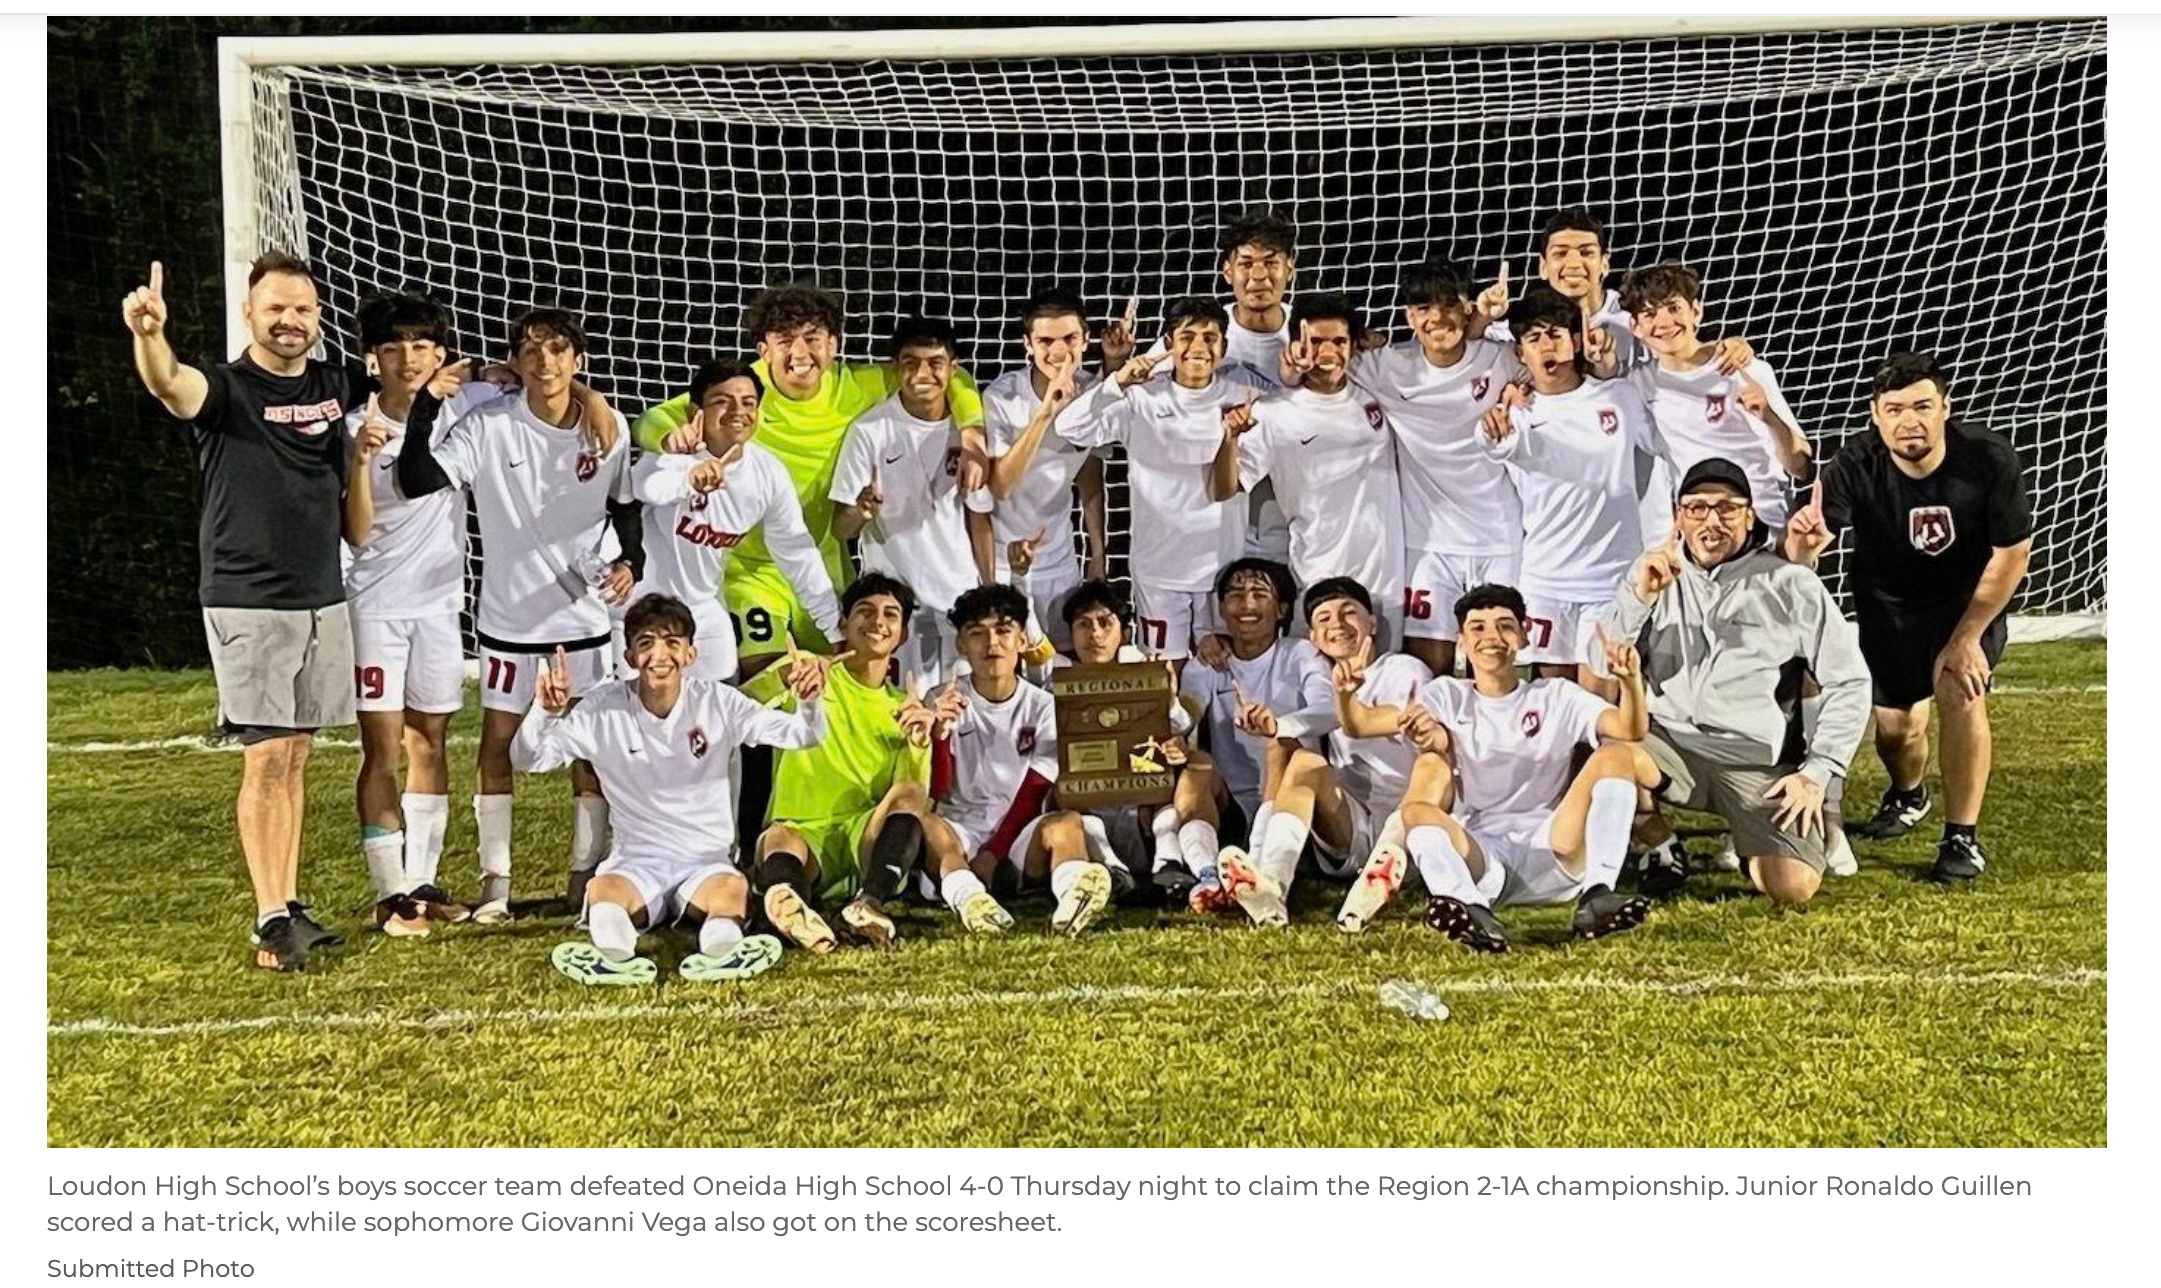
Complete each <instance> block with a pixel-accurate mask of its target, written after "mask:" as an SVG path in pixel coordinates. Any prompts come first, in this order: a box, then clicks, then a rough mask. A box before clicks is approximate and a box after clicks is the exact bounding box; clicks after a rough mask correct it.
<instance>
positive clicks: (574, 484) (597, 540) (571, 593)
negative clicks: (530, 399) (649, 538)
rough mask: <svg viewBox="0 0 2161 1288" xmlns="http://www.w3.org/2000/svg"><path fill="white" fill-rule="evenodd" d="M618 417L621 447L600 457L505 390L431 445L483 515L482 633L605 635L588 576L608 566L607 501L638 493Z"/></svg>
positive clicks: (538, 638) (603, 606) (554, 638)
mask: <svg viewBox="0 0 2161 1288" xmlns="http://www.w3.org/2000/svg"><path fill="white" fill-rule="evenodd" d="M615 419H616V432H615V446H614V447H613V448H611V449H610V450H609V451H608V453H607V454H606V455H605V456H597V455H595V454H594V453H593V452H592V451H590V450H589V449H588V448H587V447H586V444H585V436H584V434H583V433H581V432H580V431H579V430H577V429H575V428H573V429H557V428H556V427H555V426H553V425H550V424H548V423H547V422H546V421H543V420H541V419H540V418H539V417H538V416H535V415H534V414H533V412H532V409H531V408H530V407H529V406H528V404H527V402H526V399H525V398H524V397H522V396H519V397H510V398H500V399H497V400H496V401H494V402H492V403H489V404H487V405H486V406H483V407H480V408H477V409H476V410H474V411H472V412H469V413H467V414H466V415H465V416H463V417H460V418H459V420H458V422H457V423H456V424H454V425H452V426H451V427H450V429H449V430H448V431H447V432H446V433H444V434H443V436H442V440H441V441H440V442H437V443H435V444H433V447H434V453H435V459H436V461H437V463H439V464H440V465H441V466H442V468H443V472H444V473H445V474H447V475H449V476H450V481H451V483H452V484H453V485H457V486H463V487H467V488H470V489H472V493H473V508H474V509H475V510H476V511H477V512H478V513H479V515H480V540H481V546H482V548H483V550H484V551H485V558H484V560H483V561H482V564H481V573H480V609H479V613H478V618H479V627H480V633H481V634H482V635H483V636H485V637H489V638H492V639H495V640H499V641H501V642H503V643H505V644H511V645H521V646H533V648H535V649H537V648H539V647H541V646H548V645H554V644H561V643H569V642H571V641H575V640H589V639H594V638H600V637H605V636H606V635H607V633H608V605H607V603H606V602H605V601H603V600H602V599H601V597H600V593H599V591H597V590H595V589H594V587H593V584H592V580H590V579H591V578H593V577H595V576H597V574H598V571H599V569H600V568H602V567H604V566H605V565H604V563H603V559H602V554H601V550H602V543H603V542H604V541H605V540H606V539H607V535H608V502H609V501H610V500H611V499H613V500H618V501H628V500H630V499H631V492H630V457H631V443H630V430H629V428H628V427H627V426H625V425H624V424H623V418H622V416H621V415H616V418H615Z"/></svg>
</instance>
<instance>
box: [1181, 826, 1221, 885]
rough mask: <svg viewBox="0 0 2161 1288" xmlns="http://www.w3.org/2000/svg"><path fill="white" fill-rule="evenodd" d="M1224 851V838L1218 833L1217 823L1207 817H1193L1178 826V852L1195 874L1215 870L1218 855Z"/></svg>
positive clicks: (1189, 870) (1188, 868) (1190, 870)
mask: <svg viewBox="0 0 2161 1288" xmlns="http://www.w3.org/2000/svg"><path fill="white" fill-rule="evenodd" d="M1222 852H1223V839H1222V838H1221V837H1220V836H1218V835H1216V825H1215V824H1213V823H1210V822H1208V821H1207V820H1206V819H1198V818H1196V819H1193V820H1191V821H1189V822H1187V823H1184V824H1181V825H1180V826H1179V828H1178V853H1179V855H1180V857H1182V858H1183V859H1184V860H1185V865H1186V871H1188V872H1191V873H1192V874H1193V875H1194V876H1196V877H1197V876H1200V875H1201V874H1202V873H1204V872H1213V871H1215V867H1216V856H1217V855H1219V854H1221V853H1222Z"/></svg>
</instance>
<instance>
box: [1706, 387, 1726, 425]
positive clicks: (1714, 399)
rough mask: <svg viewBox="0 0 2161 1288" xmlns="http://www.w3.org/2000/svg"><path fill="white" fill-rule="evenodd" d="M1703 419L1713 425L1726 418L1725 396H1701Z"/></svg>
mask: <svg viewBox="0 0 2161 1288" xmlns="http://www.w3.org/2000/svg"><path fill="white" fill-rule="evenodd" d="M1703 418H1704V419H1705V420H1707V421H1710V422H1711V423H1712V424H1714V425H1715V424H1717V423H1718V422H1719V421H1722V420H1724V419H1725V418H1726V395H1724V394H1705V395H1704V396H1703Z"/></svg>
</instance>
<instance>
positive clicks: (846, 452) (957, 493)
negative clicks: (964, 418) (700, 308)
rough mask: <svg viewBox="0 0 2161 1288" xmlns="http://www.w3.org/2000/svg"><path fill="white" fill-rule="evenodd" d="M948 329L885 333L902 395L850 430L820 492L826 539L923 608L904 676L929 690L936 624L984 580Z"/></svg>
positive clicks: (928, 326) (940, 644)
mask: <svg viewBox="0 0 2161 1288" xmlns="http://www.w3.org/2000/svg"><path fill="white" fill-rule="evenodd" d="M954 344H955V341H954V337H953V328H952V327H950V326H947V325H946V324H945V323H943V322H933V321H929V320H927V319H923V318H912V319H908V320H906V321H903V322H902V323H901V324H900V326H899V327H898V328H897V329H896V330H895V331H894V332H893V345H892V348H893V366H894V368H895V370H897V371H898V372H899V373H900V389H899V391H898V392H896V393H895V394H894V395H893V396H892V397H891V398H888V399H886V400H885V401H884V402H882V403H879V404H878V405H877V406H876V407H873V408H871V409H870V410H869V411H866V412H864V413H863V414H862V415H861V416H859V417H857V418H856V421H855V423H854V424H853V425H850V426H849V427H848V437H847V439H846V440H845V441H844V442H842V444H841V448H840V460H839V461H838V462H837V463H836V464H835V465H834V467H833V485H832V487H831V488H830V489H828V491H827V495H828V497H829V498H830V499H831V500H832V501H834V502H835V506H834V510H833V531H834V533H835V534H836V535H838V536H839V537H841V538H842V539H843V540H855V539H856V538H858V537H860V538H861V540H860V542H859V543H858V545H857V547H856V553H857V554H858V555H859V556H861V558H862V560H863V569H864V571H866V572H882V573H885V574H886V575H887V576H890V577H898V578H900V579H901V580H902V581H905V582H907V583H908V585H909V587H910V588H912V589H913V590H914V591H915V593H916V595H917V597H918V602H919V603H920V604H921V605H922V606H923V609H924V611H923V612H922V613H921V614H920V615H919V618H918V620H917V621H915V622H912V623H910V625H909V645H908V650H909V652H908V658H907V660H906V661H904V662H903V663H902V666H903V669H905V670H907V671H909V672H912V673H915V674H918V675H921V676H923V677H924V678H925V679H926V680H928V681H930V682H932V683H938V682H940V681H942V680H943V679H944V678H945V677H946V676H947V675H949V674H950V673H951V672H952V669H953V663H954V652H953V636H952V631H951V628H950V627H949V626H948V625H947V623H946V622H945V621H944V620H942V619H941V617H940V614H941V613H942V612H943V610H944V609H947V608H950V607H952V605H953V604H954V602H955V601H957V600H958V599H959V598H960V597H961V593H962V592H963V591H966V590H967V589H969V588H970V587H972V586H978V585H981V584H982V583H984V582H986V581H989V580H991V579H992V577H993V575H994V570H995V562H994V560H993V559H992V556H991V544H992V538H991V522H990V507H991V497H990V494H989V493H988V492H986V491H981V490H978V491H975V492H970V493H967V494H966V495H965V496H963V493H962V489H961V484H960V462H961V455H962V444H961V434H960V428H959V426H958V425H956V424H955V423H954V421H953V409H952V402H951V399H950V398H949V397H948V390H949V387H950V385H951V382H952V379H953V371H954V359H953V353H954Z"/></svg>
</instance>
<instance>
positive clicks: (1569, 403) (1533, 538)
mask: <svg viewBox="0 0 2161 1288" xmlns="http://www.w3.org/2000/svg"><path fill="white" fill-rule="evenodd" d="M1509 421H1510V423H1511V424H1513V425H1514V426H1515V432H1514V433H1512V434H1510V435H1509V436H1508V437H1507V438H1504V439H1502V440H1501V441H1500V442H1499V443H1494V442H1493V441H1492V440H1490V439H1487V438H1485V437H1483V435H1481V437H1480V442H1481V443H1483V444H1484V449H1485V450H1486V451H1487V452H1488V453H1489V454H1491V455H1492V456H1493V457H1494V458H1495V459H1497V460H1500V461H1504V462H1506V463H1507V465H1508V472H1509V476H1510V477H1511V478H1513V479H1514V480H1515V482H1516V493H1517V495H1519V496H1521V497H1522V498H1523V577H1522V585H1521V586H1519V587H1518V589H1520V590H1522V591H1523V593H1524V594H1525V595H1526V596H1543V597H1545V598H1548V599H1559V600H1567V601H1570V602H1574V603H1584V604H1588V603H1600V602H1603V601H1604V600H1605V599H1606V597H1607V596H1609V595H1611V594H1612V593H1613V588H1614V587H1615V586H1618V585H1619V584H1620V583H1621V578H1622V577H1623V576H1624V575H1626V574H1627V572H1628V566H1629V565H1630V564H1631V563H1633V562H1635V559H1636V556H1638V555H1640V554H1642V553H1643V550H1644V545H1645V542H1646V539H1647V536H1648V537H1655V536H1658V535H1663V530H1661V532H1660V533H1657V534H1646V533H1645V532H1644V523H1645V519H1644V517H1643V515H1642V508H1643V503H1644V496H1645V494H1646V491H1647V489H1648V488H1649V487H1650V480H1651V466H1652V464H1653V463H1654V462H1655V461H1656V460H1657V459H1658V456H1659V454H1660V451H1661V447H1660V444H1659V442H1658V434H1657V429H1656V427H1655V426H1653V424H1652V423H1651V414H1650V412H1649V410H1648V409H1646V408H1645V407H1644V405H1643V398H1642V396H1641V395H1639V394H1638V393H1637V392H1636V389H1635V386H1634V385H1632V384H1630V383H1629V382H1628V381H1626V380H1589V379H1587V380H1585V381H1584V382H1583V383H1582V384H1581V385H1579V386H1577V387H1576V388H1575V389H1573V390H1570V391H1569V392H1568V393H1565V394H1535V395H1533V396H1532V399H1531V404H1530V405H1529V406H1528V407H1517V408H1514V409H1513V410H1512V411H1511V412H1510V413H1509ZM1671 520H1672V516H1671V512H1670V510H1669V511H1668V515H1667V522H1668V523H1669V524H1670V523H1671Z"/></svg>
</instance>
